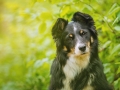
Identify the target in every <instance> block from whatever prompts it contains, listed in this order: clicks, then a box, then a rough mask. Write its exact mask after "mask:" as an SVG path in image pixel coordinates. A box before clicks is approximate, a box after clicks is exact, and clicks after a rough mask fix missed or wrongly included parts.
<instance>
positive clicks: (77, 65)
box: [63, 54, 90, 79]
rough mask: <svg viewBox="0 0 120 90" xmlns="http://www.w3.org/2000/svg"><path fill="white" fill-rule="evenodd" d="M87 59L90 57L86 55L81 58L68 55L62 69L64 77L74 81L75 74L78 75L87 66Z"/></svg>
mask: <svg viewBox="0 0 120 90" xmlns="http://www.w3.org/2000/svg"><path fill="white" fill-rule="evenodd" d="M89 59H90V56H89V55H88V54H87V55H83V56H75V55H70V56H69V58H68V60H67V62H66V65H65V66H64V68H63V71H64V73H65V76H66V77H67V78H69V79H74V77H75V76H76V74H79V73H80V72H81V70H83V69H85V68H86V67H87V66H88V64H89Z"/></svg>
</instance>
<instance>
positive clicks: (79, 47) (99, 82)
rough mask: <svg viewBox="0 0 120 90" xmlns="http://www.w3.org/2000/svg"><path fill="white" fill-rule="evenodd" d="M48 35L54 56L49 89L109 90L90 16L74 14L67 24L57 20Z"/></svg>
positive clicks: (62, 20) (64, 21)
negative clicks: (51, 39) (51, 41)
mask: <svg viewBox="0 0 120 90" xmlns="http://www.w3.org/2000/svg"><path fill="white" fill-rule="evenodd" d="M52 36H53V38H54V40H55V42H56V47H57V51H56V52H57V54H56V58H55V60H54V61H53V63H52V67H51V81H50V86H49V90H112V89H111V88H110V86H109V85H108V82H107V80H106V77H105V75H104V73H103V66H102V63H101V62H100V60H99V56H98V38H97V32H96V30H95V26H94V21H93V19H92V17H91V16H90V15H88V14H84V13H81V12H76V13H75V14H74V15H73V18H72V21H70V22H69V23H68V21H67V20H65V19H62V18H58V20H57V21H56V23H55V25H54V26H53V28H52Z"/></svg>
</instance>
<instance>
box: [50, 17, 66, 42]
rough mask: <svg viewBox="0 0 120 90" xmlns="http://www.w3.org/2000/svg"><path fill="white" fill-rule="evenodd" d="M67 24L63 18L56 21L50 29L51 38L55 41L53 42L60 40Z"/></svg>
mask: <svg viewBox="0 0 120 90" xmlns="http://www.w3.org/2000/svg"><path fill="white" fill-rule="evenodd" d="M67 24H68V21H67V20H65V19H63V18H58V19H57V21H56V23H55V24H54V26H53V28H52V36H53V39H55V41H56V40H57V39H59V38H60V36H61V34H62V32H63V31H64V29H65V27H66V26H67Z"/></svg>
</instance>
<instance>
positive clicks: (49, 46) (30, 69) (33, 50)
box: [0, 0, 120, 90]
mask: <svg viewBox="0 0 120 90" xmlns="http://www.w3.org/2000/svg"><path fill="white" fill-rule="evenodd" d="M76 11H81V12H84V13H87V14H90V15H91V16H92V17H93V18H94V20H95V26H96V29H97V31H98V35H99V36H98V37H99V56H100V59H101V61H102V62H103V65H104V72H105V74H106V76H107V79H108V81H109V83H110V84H111V85H113V86H114V88H115V90H120V0H0V90H47V88H48V85H49V79H50V75H49V71H50V66H51V63H52V61H53V59H54V57H55V52H56V51H55V43H54V41H53V39H52V36H51V28H52V25H53V24H54V23H55V21H56V19H57V18H58V17H62V18H65V19H68V20H70V19H71V17H72V15H73V13H74V12H76Z"/></svg>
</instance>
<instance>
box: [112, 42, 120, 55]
mask: <svg viewBox="0 0 120 90" xmlns="http://www.w3.org/2000/svg"><path fill="white" fill-rule="evenodd" d="M118 50H120V44H118V45H117V46H115V47H114V48H113V49H112V50H111V52H110V54H111V55H112V54H114V53H115V52H117V51H118Z"/></svg>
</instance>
